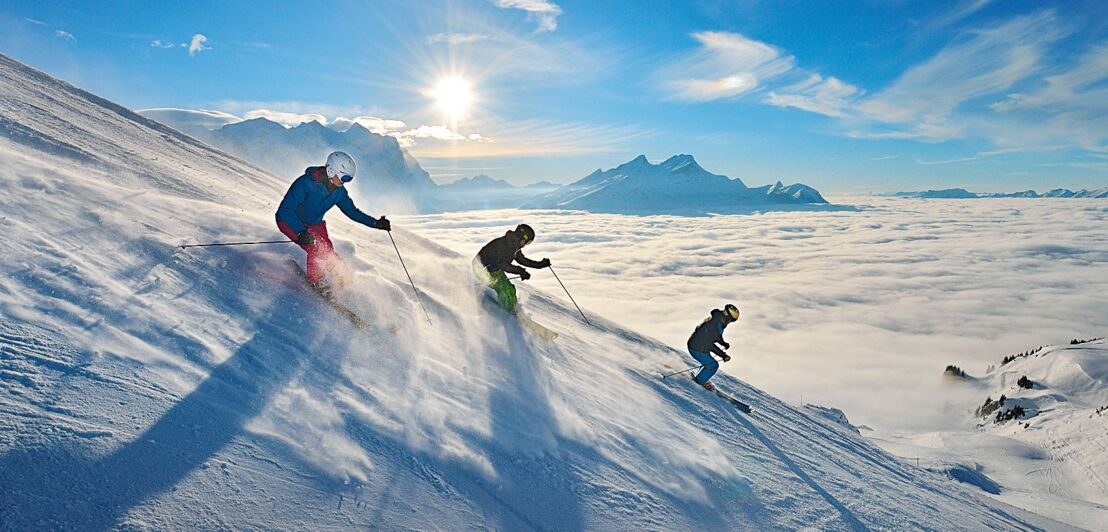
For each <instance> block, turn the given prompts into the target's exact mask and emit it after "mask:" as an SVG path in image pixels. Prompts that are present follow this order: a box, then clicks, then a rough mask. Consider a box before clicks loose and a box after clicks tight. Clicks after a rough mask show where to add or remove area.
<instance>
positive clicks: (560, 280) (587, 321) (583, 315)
mask: <svg viewBox="0 0 1108 532" xmlns="http://www.w3.org/2000/svg"><path fill="white" fill-rule="evenodd" d="M547 268H550V273H553V274H554V278H555V279H558V284H560V285H562V290H565V291H566V295H567V296H569V300H570V301H573V306H575V307H577V312H580V313H581V317H582V318H585V323H587V324H589V325H592V322H591V321H589V318H588V316H585V311H583V310H581V306H580V305H578V304H577V302H576V301H574V300H573V295H572V294H570V293H569V289H568V288H566V285H565V283H563V282H562V279H561V278H559V277H558V272H556V271H554V267H553V266H547Z"/></svg>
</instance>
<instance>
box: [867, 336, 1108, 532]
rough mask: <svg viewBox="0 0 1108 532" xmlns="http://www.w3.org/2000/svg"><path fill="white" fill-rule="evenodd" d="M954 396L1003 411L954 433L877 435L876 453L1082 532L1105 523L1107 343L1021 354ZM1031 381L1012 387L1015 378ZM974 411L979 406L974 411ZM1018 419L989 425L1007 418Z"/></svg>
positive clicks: (971, 419) (971, 420) (971, 417)
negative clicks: (973, 396) (907, 460)
mask: <svg viewBox="0 0 1108 532" xmlns="http://www.w3.org/2000/svg"><path fill="white" fill-rule="evenodd" d="M1025 353H1029V354H1027V355H1026V356H1017V357H1016V358H1015V359H1014V360H1011V361H1010V362H1008V363H1006V364H1001V360H998V361H997V366H996V367H995V369H993V370H992V371H990V372H988V374H987V375H985V376H984V377H980V378H974V377H972V376H971V377H968V378H967V380H966V381H965V382H960V383H958V385H960V386H972V387H976V388H978V389H980V391H981V396H982V398H981V401H980V403H983V402H984V401H985V397H988V398H989V399H990V402H992V403H995V402H997V401H998V400H999V399H1000V397H1001V396H1004V398H1005V401H1004V404H1003V405H1002V406H1000V407H999V408H996V410H991V409H990V411H988V413H983V414H984V415H977V414H975V413H974V412H965V413H962V412H959V414H961V415H964V416H965V417H966V427H965V428H964V429H963V430H960V431H942V432H930V433H922V434H895V433H894V434H877V435H876V438H877V439H878V441H879V442H880V443H881V445H882V446H883V447H885V448H886V449H888V450H890V451H891V452H894V453H897V454H899V455H901V456H904V457H911V456H920V457H923V460H924V461H923V462H922V463H921V465H923V466H924V467H927V468H928V469H932V470H934V471H936V472H940V473H942V472H945V473H946V474H948V475H950V476H952V477H953V478H958V479H959V480H962V481H963V482H967V483H969V484H973V485H976V486H979V487H980V488H981V489H983V490H984V491H986V492H987V493H990V494H992V495H993V496H995V497H996V498H998V499H999V500H1002V501H1005V502H1007V503H1009V504H1013V505H1015V506H1019V507H1021V508H1027V509H1030V510H1033V511H1035V512H1038V513H1041V514H1043V515H1047V516H1050V517H1053V518H1054V519H1058V520H1060V521H1064V522H1066V523H1070V524H1072V525H1075V526H1080V527H1084V528H1088V529H1090V530H1103V529H1105V523H1108V452H1105V451H1106V450H1108V341H1105V340H1103V339H1101V340H1096V341H1091V342H1087V343H1081V344H1076V345H1062V346H1054V345H1051V346H1044V347H1043V348H1041V349H1035V350H1029V351H1027V352H1025ZM1024 377H1026V378H1028V379H1030V381H1031V384H1030V386H1031V387H1030V388H1027V387H1021V386H1020V385H1019V384H1018V383H1019V382H1020V380H1021V378H1024ZM978 406H980V405H978ZM1017 407H1018V408H1021V409H1022V410H1023V411H1024V414H1022V415H1020V416H1018V417H1016V418H1015V419H1009V420H1006V421H999V422H998V421H997V419H998V414H1000V415H1001V417H1006V416H1003V414H1005V413H1007V412H1009V411H1011V410H1012V409H1015V408H1017Z"/></svg>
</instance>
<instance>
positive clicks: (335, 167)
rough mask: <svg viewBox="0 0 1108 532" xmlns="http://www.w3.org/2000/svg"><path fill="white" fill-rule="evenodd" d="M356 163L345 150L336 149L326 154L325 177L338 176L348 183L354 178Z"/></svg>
mask: <svg viewBox="0 0 1108 532" xmlns="http://www.w3.org/2000/svg"><path fill="white" fill-rule="evenodd" d="M357 169H358V165H357V164H356V163H355V162H354V158H353V157H351V156H350V155H347V153H346V152H341V151H336V152H334V153H332V154H331V155H328V156H327V177H338V178H341V179H342V180H343V181H344V182H346V183H349V182H351V181H353V180H354V172H355V171H357Z"/></svg>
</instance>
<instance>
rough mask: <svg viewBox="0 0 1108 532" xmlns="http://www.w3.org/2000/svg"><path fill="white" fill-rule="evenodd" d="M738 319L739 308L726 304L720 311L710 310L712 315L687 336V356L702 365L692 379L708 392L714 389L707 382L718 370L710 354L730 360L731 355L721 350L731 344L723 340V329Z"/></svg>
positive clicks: (716, 363)
mask: <svg viewBox="0 0 1108 532" xmlns="http://www.w3.org/2000/svg"><path fill="white" fill-rule="evenodd" d="M738 319H739V308H738V307H736V306H735V305H732V304H730V303H728V304H727V305H725V306H724V307H723V309H722V310H721V309H712V315H711V316H709V317H708V319H706V320H704V321H703V322H702V323H701V324H700V325H698V326H697V327H696V330H694V331H693V333H692V335H691V336H689V342H688V348H689V354H690V355H692V357H693V358H695V359H696V361H697V362H700V363H701V364H703V365H704V367H703V368H702V369H701V370H700V373H697V374H696V377H693V380H695V381H696V383H697V384H699V385H701V386H703V387H704V388H705V389H707V390H708V391H713V390H715V389H716V387H715V385H713V384H712V383H710V382H708V379H710V378H712V375H715V374H716V370H718V369H719V362H717V361H716V359H715V358H713V357H712V353H715V354H716V355H718V356H719V357H720V358H722V359H723V361H724V362H729V361H730V360H731V355H728V354H727V353H726V352H725V351H724V350H723V349H731V344H729V343H727V341H726V340H724V339H723V329H725V328H726V327H727V326H728V325H730V324H732V323H733V322H735V321H736V320H738ZM716 344H719V345H716ZM720 345H722V346H723V349H720V348H719V346H720Z"/></svg>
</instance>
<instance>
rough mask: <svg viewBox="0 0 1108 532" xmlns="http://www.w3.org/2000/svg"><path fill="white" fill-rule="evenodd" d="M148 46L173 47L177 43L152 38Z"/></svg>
mask: <svg viewBox="0 0 1108 532" xmlns="http://www.w3.org/2000/svg"><path fill="white" fill-rule="evenodd" d="M150 46H153V47H154V48H174V47H176V46H177V45H175V44H173V43H171V42H162V40H161V39H154V40H152V41H150Z"/></svg>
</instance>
